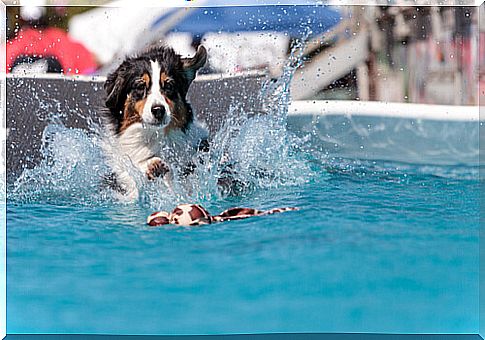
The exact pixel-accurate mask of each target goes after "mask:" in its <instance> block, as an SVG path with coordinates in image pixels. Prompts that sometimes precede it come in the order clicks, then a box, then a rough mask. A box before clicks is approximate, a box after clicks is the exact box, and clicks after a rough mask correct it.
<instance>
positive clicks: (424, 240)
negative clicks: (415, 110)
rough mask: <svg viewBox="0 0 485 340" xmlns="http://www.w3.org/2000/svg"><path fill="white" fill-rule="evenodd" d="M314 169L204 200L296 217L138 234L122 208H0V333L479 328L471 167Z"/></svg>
mask: <svg viewBox="0 0 485 340" xmlns="http://www.w3.org/2000/svg"><path fill="white" fill-rule="evenodd" d="M312 166H313V167H314V171H315V173H316V174H318V176H314V178H312V179H311V180H310V181H308V182H307V183H305V184H303V185H299V186H286V187H282V188H275V189H271V190H257V191H255V192H253V193H251V194H249V195H247V196H244V197H238V198H232V199H230V198H228V199H222V200H215V201H213V202H210V203H209V202H208V203H209V204H208V208H209V210H210V211H211V212H213V213H215V212H218V211H219V210H222V209H224V208H226V207H229V206H238V205H242V206H253V207H260V208H270V207H275V206H297V207H300V208H301V210H300V211H297V212H288V213H284V214H281V215H273V216H266V217H261V218H254V219H249V220H242V221H232V222H227V223H221V224H216V225H211V226H206V227H202V228H194V229H180V228H157V229H152V228H150V227H147V226H146V225H145V224H144V223H145V218H146V216H147V214H149V213H150V212H151V210H150V209H149V208H148V207H144V206H140V205H136V204H134V205H120V204H118V205H117V204H107V205H105V206H99V207H95V206H94V207H93V206H82V205H76V204H74V205H66V204H47V203H29V204H22V203H18V202H10V203H9V204H8V207H7V209H8V212H7V225H8V238H7V247H8V262H7V303H8V309H7V331H8V333H38V332H40V333H58V332H59V333H116V334H122V333H127V334H194V333H195V334H206V333H240V332H244V333H246V332H250V333H254V332H433V333H434V332H446V333H449V332H470V331H471V330H474V329H476V328H477V325H478V218H479V213H478V211H479V209H478V204H479V201H478V200H479V198H478V197H479V183H478V181H477V180H476V176H477V175H476V173H475V169H470V168H445V169H443V168H434V169H430V168H428V169H426V168H423V167H416V166H412V165H405V164H391V163H375V162H356V161H347V160H344V159H335V160H332V161H330V162H329V161H325V162H318V161H314V162H313V164H312ZM206 205H207V203H206Z"/></svg>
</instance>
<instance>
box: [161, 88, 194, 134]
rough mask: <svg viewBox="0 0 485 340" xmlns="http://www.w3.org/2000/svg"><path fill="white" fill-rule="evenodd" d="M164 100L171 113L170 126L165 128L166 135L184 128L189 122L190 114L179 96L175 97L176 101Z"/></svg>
mask: <svg viewBox="0 0 485 340" xmlns="http://www.w3.org/2000/svg"><path fill="white" fill-rule="evenodd" d="M165 100H166V101H167V104H168V106H169V107H170V112H171V113H172V119H171V120H170V124H168V126H167V127H166V128H165V133H166V134H168V133H169V132H170V131H172V130H177V129H182V128H186V127H187V124H188V122H189V121H190V113H189V110H187V107H186V106H185V104H184V102H183V101H182V98H180V95H179V96H177V99H176V100H168V99H167V98H165Z"/></svg>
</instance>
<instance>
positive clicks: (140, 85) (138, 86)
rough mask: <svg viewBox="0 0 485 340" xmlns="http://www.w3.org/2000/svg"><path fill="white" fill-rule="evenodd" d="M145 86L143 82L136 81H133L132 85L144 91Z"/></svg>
mask: <svg viewBox="0 0 485 340" xmlns="http://www.w3.org/2000/svg"><path fill="white" fill-rule="evenodd" d="M145 87H146V85H145V82H138V83H135V85H134V86H133V88H134V89H135V90H140V91H144V90H145Z"/></svg>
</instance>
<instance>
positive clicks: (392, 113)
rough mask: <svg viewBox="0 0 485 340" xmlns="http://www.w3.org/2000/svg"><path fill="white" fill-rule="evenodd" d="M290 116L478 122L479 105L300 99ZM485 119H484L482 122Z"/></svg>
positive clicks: (289, 111)
mask: <svg viewBox="0 0 485 340" xmlns="http://www.w3.org/2000/svg"><path fill="white" fill-rule="evenodd" d="M288 115H289V116H290V117H295V116H309V115H313V116H316V115H327V116H331V115H339V116H340V115H342V116H349V117H352V116H370V117H385V118H407V119H422V120H436V121H456V122H478V121H480V106H459V105H431V104H410V103H393V102H378V101H352V100H297V101H293V102H292V103H291V104H290V107H289V109H288ZM483 120H484V119H482V121H483Z"/></svg>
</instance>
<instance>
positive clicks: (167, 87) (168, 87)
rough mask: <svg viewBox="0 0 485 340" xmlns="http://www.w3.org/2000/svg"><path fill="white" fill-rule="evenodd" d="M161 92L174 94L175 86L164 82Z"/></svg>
mask: <svg viewBox="0 0 485 340" xmlns="http://www.w3.org/2000/svg"><path fill="white" fill-rule="evenodd" d="M163 91H165V93H167V94H169V95H170V94H173V93H174V92H175V86H174V85H173V83H171V82H166V83H164V84H163Z"/></svg>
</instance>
